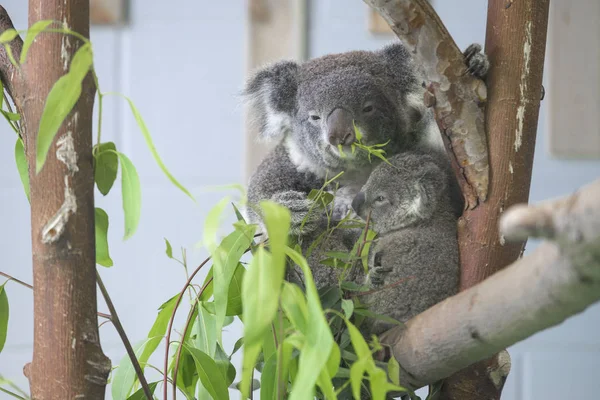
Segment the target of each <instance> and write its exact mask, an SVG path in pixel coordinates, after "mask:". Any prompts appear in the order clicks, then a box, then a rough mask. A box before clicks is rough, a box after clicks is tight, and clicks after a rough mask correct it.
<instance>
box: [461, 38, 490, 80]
mask: <svg viewBox="0 0 600 400" xmlns="http://www.w3.org/2000/svg"><path fill="white" fill-rule="evenodd" d="M463 55H464V57H465V62H466V64H467V72H468V73H470V74H471V75H473V76H475V77H477V78H480V79H483V78H484V77H485V76H486V75H487V73H488V70H489V69H490V62H489V60H488V57H487V55H486V54H485V53H484V52H482V50H481V45H479V44H477V43H473V44H472V45H470V46H469V47H467V49H466V50H465V51H464V52H463Z"/></svg>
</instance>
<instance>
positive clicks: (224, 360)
mask: <svg viewBox="0 0 600 400" xmlns="http://www.w3.org/2000/svg"><path fill="white" fill-rule="evenodd" d="M215 362H216V363H217V367H218V368H219V371H221V375H223V377H224V378H225V383H226V384H227V386H229V385H231V384H232V383H233V380H234V379H235V367H234V366H233V364H232V363H231V362H230V361H229V357H227V354H225V351H223V348H222V347H221V346H220V345H219V344H218V343H217V348H216V351H215Z"/></svg>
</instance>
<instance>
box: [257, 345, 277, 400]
mask: <svg viewBox="0 0 600 400" xmlns="http://www.w3.org/2000/svg"><path fill="white" fill-rule="evenodd" d="M276 393H277V353H276V352H275V353H273V355H271V357H269V359H268V360H267V361H266V362H265V366H264V367H263V370H262V372H261V374H260V400H276V399H277V397H276Z"/></svg>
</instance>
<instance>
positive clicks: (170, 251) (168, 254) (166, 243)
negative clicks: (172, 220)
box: [163, 238, 173, 258]
mask: <svg viewBox="0 0 600 400" xmlns="http://www.w3.org/2000/svg"><path fill="white" fill-rule="evenodd" d="M163 239H165V245H166V246H167V249H166V250H165V253H166V254H167V257H169V258H173V247H171V243H169V241H168V240H167V238H163Z"/></svg>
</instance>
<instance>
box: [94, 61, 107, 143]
mask: <svg viewBox="0 0 600 400" xmlns="http://www.w3.org/2000/svg"><path fill="white" fill-rule="evenodd" d="M92 76H93V77H94V83H95V84H96V90H97V91H98V135H97V137H96V145H98V146H99V145H100V139H101V137H102V99H103V98H104V94H102V92H101V91H100V82H99V80H98V75H97V74H96V69H95V68H93V67H92ZM98 148H99V147H95V149H96V151H98Z"/></svg>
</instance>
